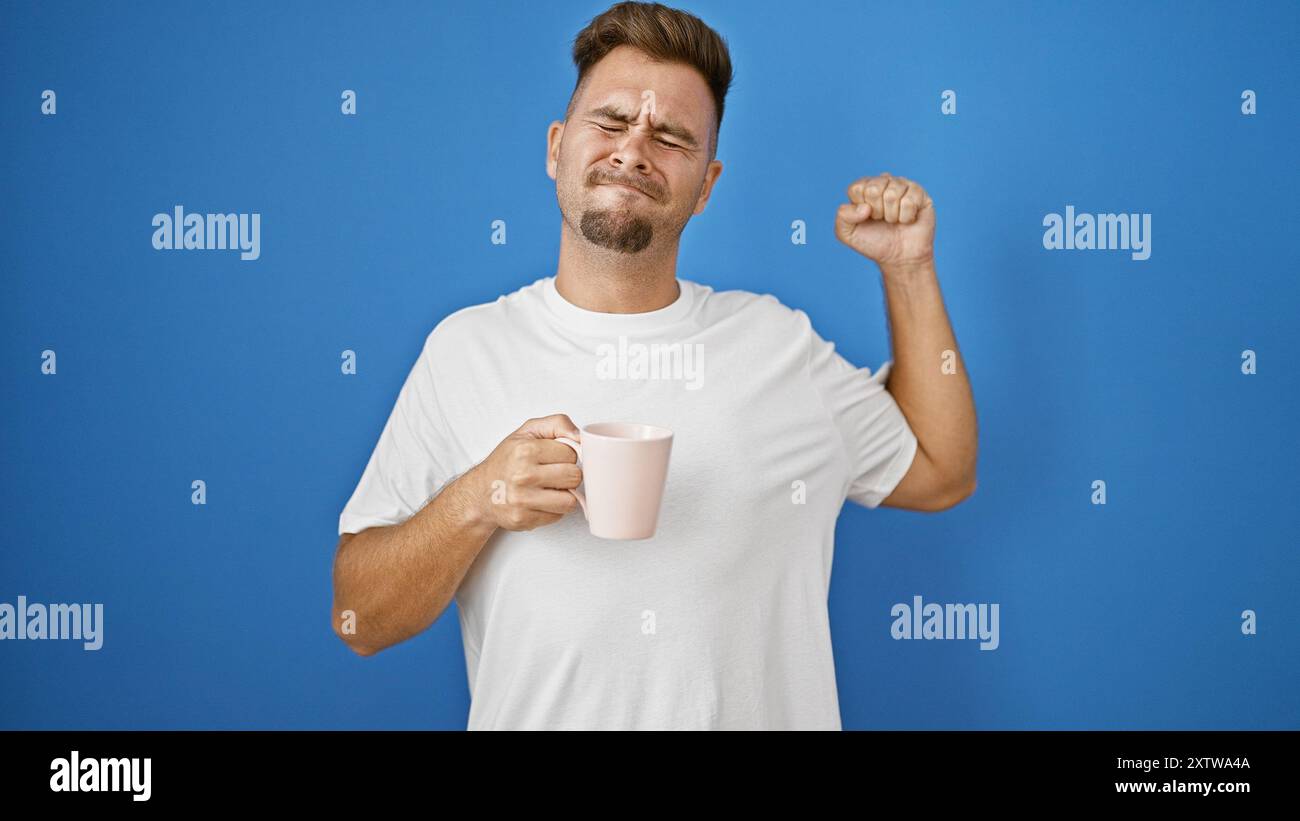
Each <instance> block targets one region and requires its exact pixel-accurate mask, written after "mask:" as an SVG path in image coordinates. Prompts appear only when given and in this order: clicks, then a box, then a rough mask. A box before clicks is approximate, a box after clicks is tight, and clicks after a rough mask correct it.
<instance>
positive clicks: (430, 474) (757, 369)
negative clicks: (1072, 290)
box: [333, 3, 976, 729]
mask: <svg viewBox="0 0 1300 821" xmlns="http://www.w3.org/2000/svg"><path fill="white" fill-rule="evenodd" d="M573 57H574V62H575V63H576V65H577V68H578V82H577V85H576V87H575V89H574V92H573V95H572V97H571V100H570V103H569V108H568V111H567V113H566V116H565V119H564V121H563V122H554V123H552V124H551V125H550V129H549V131H548V133H547V145H548V154H547V172H548V174H549V175H550V176H551V177H552V178H553V179H554V180H555V182H556V194H557V197H558V200H559V205H560V212H561V214H562V215H563V225H562V228H561V240H560V259H559V264H558V266H557V271H556V275H555V276H554V277H547V278H544V279H539V280H537V281H536V282H534V283H532V284H531V285H528V286H526V287H523V288H521V289H520V290H517V291H515V292H513V293H511V294H508V295H506V296H503V297H501V298H499V299H498V300H497V301H496V302H493V303H487V304H483V305H476V306H472V307H468V308H464V309H462V310H459V311H457V312H455V313H453V314H452V315H450V316H448V317H447V318H446V319H444V320H443V321H442V322H440V323H439V324H438V326H437V327H436V328H434V329H433V331H432V333H430V334H429V336H428V338H427V339H426V342H425V346H424V350H423V352H422V353H421V355H420V357H419V359H418V361H417V362H416V363H415V366H414V368H413V370H412V371H411V373H410V375H409V377H408V378H407V380H406V382H405V384H404V385H403V387H402V390H401V392H400V394H399V395H398V398H397V402H396V405H395V406H394V408H393V410H392V414H391V416H390V417H389V419H388V422H387V424H386V425H385V427H384V430H383V433H382V434H381V436H380V440H379V443H378V444H377V446H376V447H375V450H374V452H373V454H372V455H371V457H370V461H369V463H368V464H367V465H366V468H365V472H364V473H363V475H362V477H361V481H360V483H359V484H358V486H357V488H356V491H355V493H354V494H353V495H352V497H351V499H350V500H349V501H348V503H347V505H346V507H345V508H344V510H343V512H342V515H341V516H340V519H339V532H340V535H341V539H340V543H339V548H338V554H337V556H336V560H335V567H334V583H335V596H334V598H335V601H334V614H333V622H334V627H335V631H336V632H337V633H338V634H339V636H340V638H342V639H343V640H344V641H345V642H346V643H347V644H348V645H349V646H350V647H351V648H352V649H353V650H355V651H356V652H358V653H360V654H362V655H371V654H373V653H375V652H378V651H379V650H381V649H383V648H385V647H388V646H391V645H393V644H395V643H397V642H400V641H403V640H405V639H407V638H409V637H411V636H413V635H415V634H417V633H419V632H421V631H423V630H424V629H425V628H427V627H428V626H429V625H430V624H432V623H433V622H434V621H435V620H436V619H437V618H438V616H439V615H440V614H441V613H442V612H443V610H444V609H445V608H446V607H447V605H448V604H449V603H450V601H451V600H452V598H453V597H454V598H455V599H456V602H457V604H458V609H459V612H460V620H461V630H462V636H463V639H464V645H465V658H466V664H467V669H468V673H469V685H470V690H471V694H472V700H471V706H470V714H469V728H470V729H490V728H500V729H542V728H555V729H625V728H626V729H665V728H669V729H702V728H722V729H761V728H769V729H839V728H840V714H839V702H838V694H837V690H836V684H835V670H834V664H833V658H832V653H831V640H830V628H829V617H828V612H827V606H826V600H827V590H828V586H829V583H830V569H831V557H832V551H833V549H834V535H835V533H834V531H835V522H836V518H837V516H838V514H839V512H840V509H841V507H842V506H843V503H844V500H845V499H850V500H852V501H854V502H857V503H859V504H861V505H865V506H867V507H876V506H878V505H882V504H883V505H888V506H891V507H901V508H910V509H913V510H926V511H937V510H943V509H946V508H948V507H951V506H952V505H954V504H956V503H957V502H959V501H960V500H961V499H963V498H965V497H966V496H968V495H969V494H970V493H971V492H972V491H973V490H974V487H975V463H976V424H975V412H974V406H973V402H972V398H971V392H970V384H969V382H968V380H967V377H966V375H965V373H964V368H962V367H961V366H960V362H957V367H956V372H955V373H952V372H951V371H952V368H948V369H946V370H948V371H949V372H948V373H945V372H944V371H945V369H944V367H943V365H944V362H945V358H946V360H947V361H949V362H951V361H952V358H953V357H954V356H955V353H954V352H955V351H956V350H957V345H956V341H955V340H954V338H953V333H952V329H951V327H950V325H949V322H948V318H947V315H946V312H945V310H944V307H943V303H942V298H941V295H940V292H939V286H938V281H937V278H936V274H935V269H934V265H933V254H932V245H933V236H934V219H935V218H934V206H933V203H932V202H931V200H930V198H929V196H928V195H927V194H926V193H925V191H924V190H923V189H922V188H921V186H919V185H917V184H916V183H914V182H912V181H910V180H907V179H904V178H902V177H895V176H890V175H888V174H881V175H878V176H870V177H863V178H861V179H858V180H857V181H855V182H853V183H852V184H851V185H850V186H849V189H848V200H849V202H847V203H845V204H843V205H841V206H840V208H839V212H838V213H837V215H836V235H837V236H838V237H839V238H840V239H841V240H842V241H843V242H844V243H846V244H847V245H849V246H850V247H852V248H854V249H855V250H857V251H859V252H860V253H862V254H863V255H864V256H866V257H868V258H869V259H871V260H874V261H875V262H876V263H877V264H878V265H879V267H880V270H881V275H882V277H883V279H884V284H885V290H886V297H887V301H888V304H889V315H890V322H891V327H892V334H893V347H894V352H895V361H890V362H887V363H885V364H884V365H883V366H882V367H881V368H880V369H879V370H877V371H876V372H875V373H874V374H872V373H871V372H870V371H869V370H867V369H865V368H863V369H858V368H855V367H854V366H853V365H851V364H849V363H848V362H847V361H845V360H844V358H843V357H841V356H840V355H839V354H838V353H837V352H835V350H834V346H833V345H832V344H831V343H829V342H827V341H825V340H824V339H822V338H821V337H820V336H819V335H818V334H817V333H816V332H815V331H814V330H813V328H812V325H811V324H810V322H809V319H808V316H807V315H806V314H804V313H803V312H802V311H797V310H791V309H789V308H787V307H785V306H784V305H782V304H781V303H780V302H778V301H777V300H776V299H775V298H773V297H772V296H770V295H764V296H760V295H757V294H752V293H748V292H744V291H727V292H715V291H713V290H712V289H711V288H709V287H707V286H703V285H700V284H698V283H695V282H691V281H688V280H679V279H677V276H676V264H677V250H678V241H679V238H680V235H681V232H682V230H683V228H684V227H685V226H686V223H687V222H688V221H689V220H690V218H691V216H692V215H694V214H698V213H700V212H702V211H703V210H704V207H705V205H706V204H707V203H708V200H709V195H710V193H711V192H712V190H713V186H714V184H715V183H716V182H717V180H718V176H719V174H720V173H721V171H722V163H720V162H719V161H718V160H717V159H716V158H715V156H716V151H717V140H718V129H719V127H720V126H721V122H722V113H723V102H724V100H725V97H726V93H727V89H728V87H729V85H730V83H731V77H732V74H731V61H730V57H729V55H728V52H727V48H726V45H725V43H724V42H723V40H722V39H721V38H720V37H719V36H718V35H717V34H716V33H715V32H714V31H713V30H712V29H710V28H709V27H708V26H706V25H705V24H704V23H702V22H701V21H700V20H698V19H697V18H695V17H693V16H691V15H688V14H685V13H682V12H680V11H676V10H673V9H669V8H666V7H664V6H661V5H658V4H642V3H619V4H617V5H615V6H613V7H611V8H610V9H609V10H608V11H606V12H605V13H604V14H602V15H600V16H599V17H597V18H596V19H594V20H593V21H592V22H591V23H590V24H589V25H588V27H587V28H586V29H584V30H583V31H582V32H581V33H580V34H579V35H578V37H577V38H576V40H575V42H574V47H573ZM656 345H662V346H676V347H674V348H671V350H672V351H673V352H674V353H675V354H677V355H679V356H680V359H679V361H680V362H681V363H684V364H685V365H686V367H685V368H682V369H681V370H680V371H674V370H672V369H669V371H668V372H666V373H665V372H663V371H659V372H658V373H653V372H652V371H650V370H646V369H638V368H635V367H627V365H628V364H629V363H627V362H618V363H611V362H610V361H604V362H602V360H608V359H609V357H611V356H613V357H618V356H624V355H625V354H626V352H627V351H629V350H633V349H634V346H646V347H645V348H639V349H637V350H642V351H644V350H653V349H654V346H656ZM945 352H947V353H945ZM655 370H658V369H655ZM891 370H892V374H891ZM688 371H689V372H688ZM652 373H653V375H651V374H652ZM575 420H576V421H577V422H580V423H583V424H585V423H588V422H596V421H628V422H644V423H650V424H654V425H658V426H661V427H666V428H669V429H671V430H672V431H673V432H674V434H675V437H674V442H673V447H672V456H671V463H670V468H669V474H668V482H667V486H666V490H665V493H664V498H663V504H662V508H661V514H660V518H659V527H658V531H657V532H656V534H655V536H654V537H653V538H651V539H647V540H643V541H626V542H620V541H608V540H602V539H599V538H596V537H594V536H592V535H591V534H590V533H589V532H588V529H587V526H586V524H585V522H584V521H583V519H582V514H581V513H577V514H576V515H570V514H573V513H574V509H575V505H576V502H575V501H574V496H573V494H571V493H570V492H569V489H570V488H576V487H577V486H578V485H579V483H580V482H581V480H582V472H581V470H580V469H579V467H578V466H577V464H575V462H576V459H575V454H574V451H573V450H572V449H571V448H570V447H568V446H567V445H565V444H563V443H561V442H558V441H556V437H560V436H565V437H569V438H572V439H580V438H581V433H580V431H579V430H578V425H577V424H575Z"/></svg>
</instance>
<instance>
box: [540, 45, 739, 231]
mask: <svg viewBox="0 0 1300 821" xmlns="http://www.w3.org/2000/svg"><path fill="white" fill-rule="evenodd" d="M713 125H714V109H713V97H712V96H711V95H710V93H709V87H708V85H707V84H706V83H705V82H704V78H703V77H701V76H700V74H699V72H697V71H696V70H695V69H693V68H691V67H689V66H686V65H683V64H679V63H655V62H653V61H651V60H650V58H649V57H647V56H646V55H645V54H644V53H642V52H640V51H637V50H636V49H633V48H630V47H628V46H619V47H617V48H615V49H614V50H613V51H611V52H610V53H609V54H607V55H605V57H604V58H603V59H601V61H600V62H598V63H596V65H595V66H593V67H592V68H591V70H590V71H589V72H588V74H587V82H586V85H585V86H584V87H583V89H582V90H581V92H580V94H579V96H578V99H577V100H576V101H575V102H574V106H573V113H572V114H571V115H570V116H569V118H568V119H567V120H566V121H565V122H563V123H561V122H559V121H557V122H553V123H551V126H550V129H549V131H548V132H547V174H549V175H550V177H551V179H553V180H555V182H556V185H555V189H556V196H557V198H558V199H559V202H560V212H561V214H563V216H564V220H565V222H566V223H568V225H569V227H570V228H571V229H572V230H573V231H575V232H576V233H578V234H579V235H580V236H582V237H584V238H586V240H587V241H588V242H591V243H593V244H595V245H598V246H600V247H602V248H608V249H611V250H616V251H621V252H623V253H628V254H634V253H637V252H639V251H642V250H644V249H645V248H647V247H649V246H650V245H651V243H652V242H653V243H656V244H662V243H664V242H673V241H676V239H677V237H678V236H680V235H681V232H682V229H684V228H685V227H686V223H687V222H689V221H690V218H691V216H692V215H693V214H698V213H700V212H701V211H703V210H704V206H705V204H706V203H707V202H708V199H709V194H710V193H711V191H712V189H713V183H714V181H715V180H716V179H717V178H718V175H719V174H720V173H722V163H720V162H718V161H717V160H712V161H710V160H709V139H710V137H711V136H712V133H713Z"/></svg>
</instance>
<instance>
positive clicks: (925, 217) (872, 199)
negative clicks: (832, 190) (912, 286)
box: [835, 172, 934, 273]
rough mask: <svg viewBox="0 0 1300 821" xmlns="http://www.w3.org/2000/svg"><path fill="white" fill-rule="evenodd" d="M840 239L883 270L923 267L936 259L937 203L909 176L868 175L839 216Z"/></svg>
mask: <svg viewBox="0 0 1300 821" xmlns="http://www.w3.org/2000/svg"><path fill="white" fill-rule="evenodd" d="M835 236H837V237H839V239H840V242H843V243H844V244H845V245H847V246H849V247H850V248H852V249H853V250H855V251H857V252H858V253H860V254H862V255H863V256H865V257H867V258H868V259H871V260H874V261H875V262H876V264H877V265H879V266H880V270H881V271H882V272H886V273H887V272H888V271H891V270H894V271H910V270H914V269H917V268H921V267H924V266H926V265H929V264H931V263H932V262H933V261H934V201H933V200H931V199H930V195H929V194H927V193H926V192H925V189H924V188H922V187H921V186H920V185H918V184H917V183H915V182H913V181H912V180H909V179H907V178H906V177H895V176H894V175H892V174H890V173H888V172H884V173H882V174H880V175H879V176H877V177H863V178H862V179H860V180H858V181H856V182H854V183H853V184H852V185H850V186H849V201H848V202H846V203H844V204H843V205H841V206H840V208H839V211H838V212H837V213H836V215H835Z"/></svg>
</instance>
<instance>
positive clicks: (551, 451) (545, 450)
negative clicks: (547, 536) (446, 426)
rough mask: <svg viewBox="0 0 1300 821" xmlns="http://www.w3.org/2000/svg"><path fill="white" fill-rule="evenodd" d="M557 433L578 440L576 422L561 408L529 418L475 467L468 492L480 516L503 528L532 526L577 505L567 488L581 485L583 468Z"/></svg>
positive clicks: (550, 521) (556, 518)
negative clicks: (557, 438) (536, 417)
mask: <svg viewBox="0 0 1300 821" xmlns="http://www.w3.org/2000/svg"><path fill="white" fill-rule="evenodd" d="M557 436H566V437H568V438H570V439H572V440H574V441H575V442H581V441H582V434H581V432H580V431H579V430H578V426H577V425H575V424H573V420H572V419H570V418H569V417H568V416H566V415H564V414H562V413H556V414H552V415H550V416H543V417H541V418H540V419H529V420H528V421H527V422H525V423H523V424H522V425H520V426H519V429H518V430H516V431H515V432H514V433H512V434H510V435H509V436H507V437H506V438H505V439H503V440H502V441H501V444H499V445H497V447H496V449H495V450H493V451H492V453H491V454H489V455H488V457H487V458H486V459H484V460H483V461H482V462H480V463H479V464H477V465H475V466H474V468H473V470H472V471H471V473H472V474H473V481H472V483H471V487H472V493H473V498H474V500H475V507H476V508H477V509H478V511H479V512H480V514H481V515H482V518H483V519H484V520H486V521H488V522H491V523H492V524H495V525H496V526H497V527H502V528H505V529H506V530H532V529H534V528H537V527H541V526H543V525H549V524H554V523H555V522H558V521H559V520H560V519H562V518H564V516H565V515H566V514H567V513H569V512H570V511H572V510H573V509H574V508H575V507H577V506H578V500H577V498H575V497H574V495H573V494H572V493H570V492H569V489H570V488H576V487H577V486H578V485H580V484H582V469H581V468H579V467H578V465H577V461H578V457H577V454H575V453H574V452H573V448H571V447H569V446H568V445H566V444H564V443H563V442H557V441H555V438H556V437H557ZM467 478H469V477H467Z"/></svg>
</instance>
